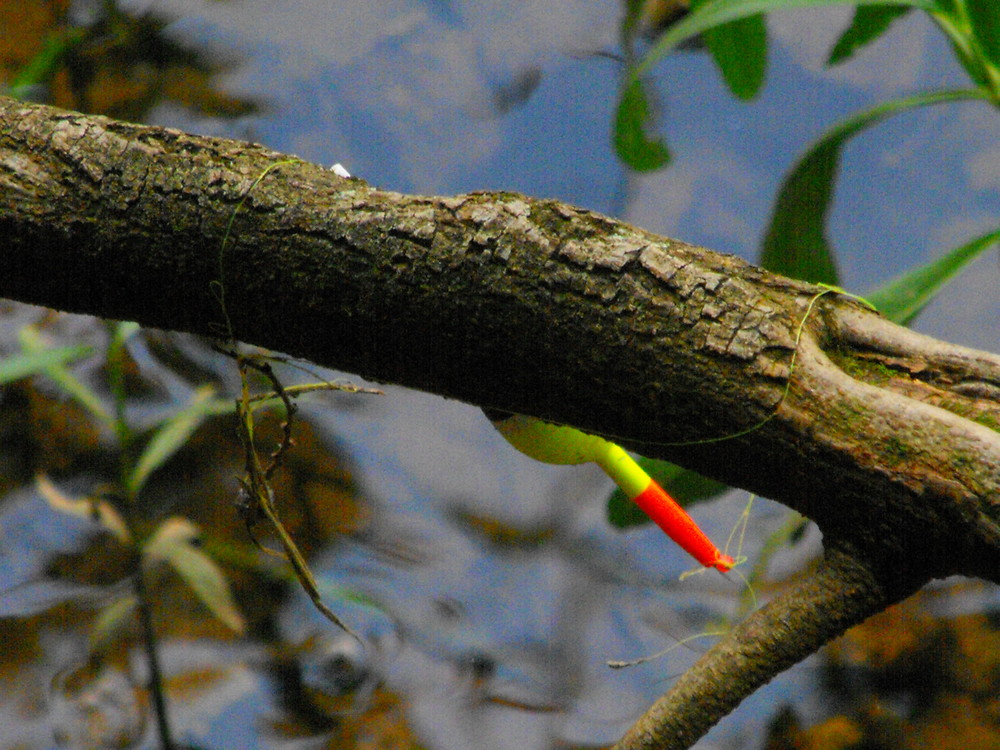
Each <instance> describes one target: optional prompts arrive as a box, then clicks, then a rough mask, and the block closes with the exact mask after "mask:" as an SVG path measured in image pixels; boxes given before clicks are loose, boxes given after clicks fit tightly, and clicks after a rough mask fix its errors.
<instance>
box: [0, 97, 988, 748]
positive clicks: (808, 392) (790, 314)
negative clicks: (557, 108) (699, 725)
mask: <svg viewBox="0 0 1000 750" xmlns="http://www.w3.org/2000/svg"><path fill="white" fill-rule="evenodd" d="M0 190H2V191H3V196H4V201H3V204H2V205H0V257H2V259H3V261H2V262H3V267H2V270H0V295H3V296H7V297H11V298H15V299H19V300H23V301H27V302H34V303H37V304H43V305H47V306H50V307H56V308H60V309H64V310H73V311H79V312H87V313H92V314H96V315H102V316H105V317H114V318H123V319H131V320H136V321H138V322H140V323H143V324H144V325H148V326H155V327H160V328H169V329H174V330H183V331H191V332H195V333H200V334H204V335H210V336H224V335H226V332H227V330H229V329H230V326H231V330H232V332H233V334H234V335H235V336H236V337H237V338H239V339H242V340H245V341H248V342H252V343H255V344H259V345H262V346H266V347H270V348H274V349H279V350H282V351H285V352H288V353H290V354H293V355H297V356H302V357H306V358H308V359H311V360H313V361H315V362H319V363H322V364H326V365H331V366H334V367H338V368H341V369H345V370H349V371H353V372H356V373H359V374H361V375H364V376H368V377H371V378H374V379H377V380H382V381H390V382H399V383H403V384H405V385H409V386H412V387H416V388H422V389H425V390H429V391H434V392H436V393H440V394H443V395H445V396H449V397H453V398H458V399H462V400H465V401H469V402H472V403H476V404H481V405H485V406H491V407H496V408H501V409H504V410H507V411H517V412H524V413H528V414H532V415H536V416H541V417H545V418H548V419H550V420H553V421H558V422H565V423H569V424H573V425H576V426H579V427H582V428H584V429H587V430H590V431H593V432H599V433H602V434H605V435H610V436H614V437H616V438H618V439H619V440H620V441H622V442H623V443H625V444H626V445H628V446H630V447H634V448H637V449H639V450H641V452H643V453H645V454H647V455H653V456H660V457H663V458H668V459H671V460H674V461H676V462H678V463H681V464H683V465H686V466H689V467H691V468H694V469H697V470H699V471H701V472H702V473H704V474H706V475H708V476H712V477H715V478H717V479H721V480H723V481H726V482H729V483H730V484H734V485H737V486H741V487H745V488H747V489H749V490H752V491H754V492H758V493H760V494H762V495H765V496H767V497H771V498H775V499H777V500H780V501H781V502H783V503H785V504H786V505H789V506H791V507H793V508H796V509H798V510H799V511H801V512H802V513H804V514H805V515H807V516H809V517H810V518H812V519H813V520H815V521H816V522H817V524H818V525H819V526H820V528H821V529H822V530H823V532H824V535H825V539H826V543H827V548H828V550H830V549H836V550H839V552H838V553H837V554H838V555H840V556H841V557H838V558H837V560H838V562H837V563H836V564H832V563H829V562H828V563H826V564H825V567H824V568H822V569H821V571H820V573H819V574H817V575H818V577H817V579H816V580H815V581H813V582H811V583H807V584H804V585H805V586H807V587H812V588H811V589H810V590H815V589H816V587H819V588H820V589H822V588H823V587H824V586H826V583H825V582H829V581H830V580H832V579H833V578H837V579H838V580H840V581H841V583H840V584H839V585H850V582H851V581H856V580H860V579H864V580H870V581H871V582H872V583H871V586H870V587H866V591H868V592H869V593H865V594H864V595H863V596H862V597H861V600H863V601H865V602H875V605H874V606H882V605H883V604H884V603H885V602H888V601H892V600H893V599H895V598H898V597H899V596H902V595H904V594H905V593H907V592H909V591H911V590H913V589H915V588H917V587H919V585H921V584H922V583H924V582H926V581H927V580H929V579H930V578H932V577H935V576H945V575H949V574H953V573H963V574H966V575H973V576H980V577H982V578H986V579H989V580H992V581H1000V433H998V432H997V429H998V427H1000V357H997V356H996V355H992V354H987V353H984V352H976V351H972V350H968V349H964V348H961V347H957V346H952V345H949V344H946V343H944V342H940V341H935V340H932V339H929V338H927V337H925V336H920V335H918V334H915V333H912V332H910V331H908V330H906V329H903V328H899V327H896V326H893V325H891V324H889V323H888V322H886V321H885V320H884V319H883V318H881V317H880V316H878V315H877V314H876V313H874V312H872V311H870V310H868V309H867V308H865V307H864V306H863V305H861V304H860V303H858V302H856V301H854V300H852V299H851V298H848V297H846V296H843V295H839V294H836V293H833V292H830V291H829V290H824V289H821V288H818V287H815V286H811V285H808V284H803V283H799V282H796V281H792V280H789V279H785V278H781V277H778V276H775V275H773V274H769V273H767V272H765V271H762V270H761V269H759V268H756V267H754V266H751V265H749V264H747V263H745V262H744V261H741V260H739V259H737V258H734V257H731V256H725V255H720V254H718V253H713V252H711V251H708V250H704V249H702V248H697V247H692V246H690V245H686V244H684V243H681V242H677V241H675V240H670V239H667V238H664V237H659V236H656V235H653V234H650V233H648V232H643V231H642V230H639V229H636V228H634V227H631V226H628V225H626V224H622V223H620V222H616V221H613V220H611V219H608V218H606V217H603V216H599V215H597V214H594V213H591V212H588V211H584V210H580V209H577V208H573V207H571V206H567V205H565V204H561V203H558V202H555V201H544V200H535V199H531V198H527V197H525V196H521V195H516V194H509V193H501V194H496V193H494V194H490V193H473V194H470V195H463V196H456V197H445V198H441V197H424V196H407V195H400V194H397V193H392V192H387V191H382V190H378V189H375V188H372V187H370V186H368V185H367V184H365V183H364V182H362V181H360V180H345V179H341V178H339V177H337V176H336V175H334V174H333V173H332V172H330V171H329V170H325V169H323V168H321V167H318V166H315V165H311V164H307V163H304V162H301V161H299V160H297V159H292V158H290V157H287V156H285V155H282V154H278V153H275V152H272V151H268V150H266V149H264V148H262V147H260V146H256V145H252V144H246V143H240V142H235V141H226V140H220V139H210V138H199V137H195V136H189V135H185V134H183V133H179V132H176V131H168V130H163V129H158V128H149V127H142V126H136V125H127V124H123V123H117V122H113V121H110V120H107V119H103V118H97V117H87V116H83V115H79V114H75V113H68V112H62V111H58V110H54V109H51V108H47V107H41V106H28V105H23V104H20V103H18V102H14V101H12V100H9V99H0ZM220 289H221V290H223V293H224V299H225V311H226V313H227V314H228V320H227V316H226V315H224V314H223V310H222V305H220ZM847 550H849V551H850V555H849V556H850V558H851V560H852V562H851V566H853V568H852V567H851V566H845V564H844V563H843V556H844V555H846V554H847V553H846V552H845V551H847ZM848 568H850V570H849V569H848ZM859 576H860V579H859ZM870 592H878V593H877V595H876V594H871V593H870ZM803 601H806V602H811V603H810V604H808V605H807V606H802V607H799V606H793V604H794V602H793V603H792V604H789V602H788V601H787V600H786V601H785V603H784V604H776V605H775V609H774V610H769V611H768V614H763V615H761V616H760V617H759V618H758V619H761V618H762V619H763V620H764V621H765V622H769V620H768V619H767V618H769V617H771V618H773V617H774V615H773V614H772V612H778V613H780V615H781V616H779V617H778V618H777V619H778V620H780V621H781V622H782V623H783V625H784V626H785V630H784V631H783V632H784V633H786V634H787V633H798V632H801V633H802V634H803V635H802V637H801V640H800V641H798V645H795V644H794V643H792V644H785V645H784V646H783V649H782V653H787V654H790V655H791V656H789V657H788V658H785V657H784V656H783V657H782V658H780V659H779V658H777V657H776V658H774V659H773V660H772V661H771V663H770V666H769V667H767V668H765V669H764V671H763V672H759V671H753V674H754V675H757V676H752V677H747V678H746V680H745V682H744V683H743V684H746V685H753V686H756V685H757V684H760V682H761V681H762V679H767V678H768V677H763V678H761V677H759V675H764V674H765V673H766V672H767V670H768V669H769V670H770V672H769V674H770V675H773V674H774V673H775V672H776V671H777V670H779V669H783V668H784V667H785V666H787V664H788V663H791V662H790V661H789V659H792V660H794V659H796V658H799V657H800V656H801V655H802V654H804V653H807V652H808V650H810V649H812V648H815V647H817V645H818V643H819V642H821V641H822V640H823V639H825V638H828V637H831V636H832V635H834V634H836V632H837V631H838V630H841V629H843V628H844V627H847V626H848V625H850V624H852V623H853V622H856V621H858V618H861V619H863V617H864V616H867V614H869V610H870V609H871V607H867V608H866V607H865V606H858V607H851V608H849V610H848V615H847V616H843V617H840V616H838V617H834V616H833V615H832V614H831V609H830V607H829V603H830V602H829V600H827V601H823V597H822V595H819V596H813V595H812V594H810V596H809V597H808V598H807V599H805V600H803ZM781 607H786V609H785V610H781ZM819 620H822V621H824V622H825V623H827V624H826V626H824V627H815V626H814V623H815V622H817V621H819ZM755 627H758V626H753V625H751V626H748V628H750V630H749V631H747V632H757V631H754V630H753V628H755ZM811 633H818V634H820V635H821V637H819V636H817V637H815V638H814V637H812V636H811V635H809V634H811ZM739 637H742V636H737V640H736V641H735V642H734V643H733V645H732V646H731V647H732V648H743V647H744V646H745V644H744V645H741V642H740V641H739ZM788 637H789V638H791V636H788ZM795 637H796V638H797V637H798V636H795ZM792 640H793V641H794V638H792ZM705 674H709V675H711V674H712V670H711V669H710V670H708V672H706V673H705ZM748 674H749V673H748ZM727 684H728V683H727ZM705 689H707V688H705V687H704V685H703V686H702V687H701V688H699V690H702V691H703V693H702V694H705V693H704V690H705ZM670 700H671V705H675V702H676V701H675V699H670ZM718 705H719V706H721V704H718ZM719 710H721V709H719ZM727 710H728V709H727ZM710 713H711V712H710ZM706 715H708V714H706ZM716 718H718V717H717V716H711V715H709V719H710V720H711V721H714V720H715V719H716ZM664 731H666V730H664ZM688 736H689V737H690V736H691V735H690V734H689V735H688Z"/></svg>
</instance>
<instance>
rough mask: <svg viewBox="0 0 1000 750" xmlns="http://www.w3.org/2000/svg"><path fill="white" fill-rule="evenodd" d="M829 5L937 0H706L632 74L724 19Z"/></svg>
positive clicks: (925, 5) (928, 5)
mask: <svg viewBox="0 0 1000 750" xmlns="http://www.w3.org/2000/svg"><path fill="white" fill-rule="evenodd" d="M829 5H902V6H907V7H912V8H920V9H921V10H926V11H935V10H938V3H937V1H936V0H708V1H707V2H705V3H704V4H703V5H701V6H699V7H698V8H697V10H695V11H693V12H691V13H690V14H688V15H687V16H686V17H684V18H683V19H681V20H680V21H678V22H677V23H676V24H672V25H671V26H670V27H669V28H668V29H667V31H666V32H665V33H664V34H663V36H661V37H660V38H659V40H658V41H657V42H656V44H655V45H653V47H652V49H650V51H649V52H648V53H647V54H646V56H645V58H643V60H642V62H641V63H640V64H639V66H638V67H637V68H636V70H635V71H634V73H633V76H634V77H638V76H641V75H644V74H645V73H646V72H648V71H649V69H650V68H651V67H652V66H653V65H655V64H656V63H657V62H658V61H659V60H660V59H661V58H662V57H663V56H664V55H666V54H667V53H668V52H669V51H670V50H672V49H674V48H675V47H677V45H679V44H681V43H682V42H684V41H686V40H688V39H691V38H693V37H696V36H698V35H699V34H702V33H704V32H705V31H707V30H709V29H711V28H714V27H716V26H721V25H722V24H724V23H728V22H730V21H737V20H740V19H742V18H749V17H750V16H755V15H758V14H760V13H769V12H771V11H776V10H786V9H789V8H821V7H825V6H829Z"/></svg>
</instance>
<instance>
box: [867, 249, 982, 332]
mask: <svg viewBox="0 0 1000 750" xmlns="http://www.w3.org/2000/svg"><path fill="white" fill-rule="evenodd" d="M997 242H1000V230H996V231H993V232H988V233H986V234H984V235H981V236H979V237H977V238H976V239H974V240H972V241H971V242H968V243H966V244H964V245H962V246H960V247H956V248H955V249H954V250H951V251H950V252H948V253H946V254H945V255H944V256H942V257H941V258H938V259H937V260H934V261H932V262H930V263H928V264H927V265H924V266H921V267H920V268H918V269H916V270H914V271H910V272H909V273H905V274H903V275H902V276H900V277H899V278H897V279H895V280H893V281H890V282H889V283H888V284H886V285H884V286H882V287H880V288H879V289H877V290H876V291H874V292H872V293H871V294H869V295H868V299H869V300H870V301H871V303H872V304H873V305H875V307H877V308H878V310H879V312H881V313H882V314H883V315H885V316H886V317H887V318H889V320H891V321H893V322H894V323H899V324H900V325H906V324H907V323H909V322H910V321H912V320H913V319H914V318H915V317H917V315H919V314H920V312H921V310H923V309H924V307H925V306H926V305H927V303H929V302H930V301H931V300H932V299H934V297H935V296H936V295H937V293H938V292H940V291H941V289H942V288H943V287H944V286H945V285H946V284H947V283H948V282H949V281H951V280H952V279H953V278H955V276H956V275H957V274H958V273H959V271H961V270H962V269H963V268H965V267H966V266H967V265H968V264H969V263H971V262H972V261H973V260H975V259H976V258H978V257H979V256H980V255H981V254H982V253H983V252H985V251H986V250H987V249H989V248H990V247H992V246H993V245H994V244H996V243H997Z"/></svg>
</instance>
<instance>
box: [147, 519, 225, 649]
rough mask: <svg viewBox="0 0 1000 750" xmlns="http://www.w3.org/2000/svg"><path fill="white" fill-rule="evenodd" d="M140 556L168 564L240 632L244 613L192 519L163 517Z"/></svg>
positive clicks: (153, 561) (217, 614)
mask: <svg viewBox="0 0 1000 750" xmlns="http://www.w3.org/2000/svg"><path fill="white" fill-rule="evenodd" d="M143 559H144V561H145V563H146V564H147V565H155V564H156V563H161V562H165V563H167V564H169V565H170V566H171V567H172V568H173V569H174V570H175V571H176V572H177V574H178V575H180V577H181V578H182V579H183V580H184V582H185V583H186V584H187V585H188V586H190V587H191V590H192V591H193V592H194V594H195V596H197V597H198V599H200V600H201V602H202V603H203V604H204V605H205V606H206V607H208V608H209V609H210V610H211V611H212V614H214V615H215V616H216V617H218V618H219V620H221V621H222V622H224V623H225V624H226V625H228V626H229V627H230V628H232V629H233V630H234V631H236V632H237V633H241V632H243V627H244V621H243V616H242V615H241V614H240V612H239V610H238V609H237V607H236V603H235V602H234V601H233V597H232V593H231V592H230V590H229V582H228V581H227V580H226V576H225V574H224V573H223V572H222V569H221V568H219V566H218V565H216V564H215V561H214V560H212V558H210V557H209V556H208V555H206V554H205V552H204V551H202V549H201V542H200V533H199V531H198V527H197V526H195V525H194V524H193V523H191V521H189V520H187V519H186V518H181V517H179V516H173V517H171V518H168V519H166V520H165V521H164V522H163V523H161V524H160V526H159V527H158V528H157V529H156V531H155V532H153V535H152V536H151V537H150V539H149V541H148V542H147V543H146V546H145V547H144V549H143Z"/></svg>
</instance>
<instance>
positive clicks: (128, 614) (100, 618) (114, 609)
mask: <svg viewBox="0 0 1000 750" xmlns="http://www.w3.org/2000/svg"><path fill="white" fill-rule="evenodd" d="M138 607H139V600H138V599H136V598H135V597H134V596H132V595H128V596H123V597H121V598H119V599H115V600H114V601H113V602H111V603H110V604H108V605H107V606H106V607H104V608H103V609H102V610H101V611H100V612H99V613H98V615H97V617H96V618H95V620H94V624H93V625H91V627H90V637H89V638H88V639H87V640H88V641H89V646H90V650H91V652H99V651H101V650H102V649H103V648H104V647H105V646H107V645H108V644H110V643H111V641H112V640H113V639H114V638H115V637H116V636H117V635H118V634H119V633H121V632H122V631H123V630H124V629H125V627H126V625H128V623H129V621H130V620H131V619H132V615H133V613H134V612H135V611H136V609H138Z"/></svg>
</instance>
